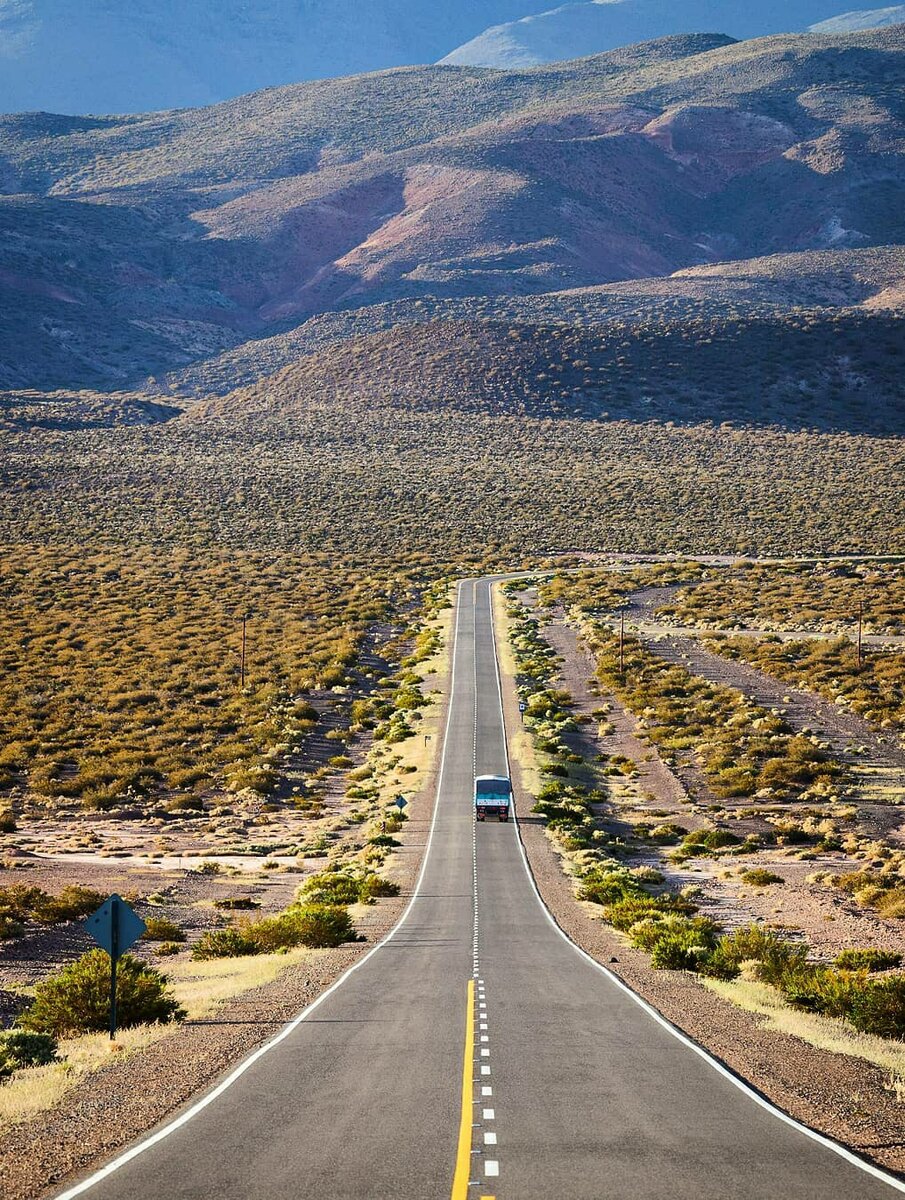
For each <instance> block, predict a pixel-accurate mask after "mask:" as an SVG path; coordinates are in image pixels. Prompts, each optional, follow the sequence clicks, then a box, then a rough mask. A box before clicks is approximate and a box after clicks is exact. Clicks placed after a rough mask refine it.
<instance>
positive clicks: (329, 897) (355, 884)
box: [299, 871, 361, 904]
mask: <svg viewBox="0 0 905 1200" xmlns="http://www.w3.org/2000/svg"><path fill="white" fill-rule="evenodd" d="M360 891H361V879H360V878H358V877H356V876H353V875H347V874H345V873H344V872H342V871H322V872H321V873H320V874H318V875H312V876H311V878H310V879H308V880H306V882H305V883H304V884H302V887H301V889H300V892H299V898H300V899H304V900H305V901H310V902H311V903H314V904H357V903H358V899H359V893H360Z"/></svg>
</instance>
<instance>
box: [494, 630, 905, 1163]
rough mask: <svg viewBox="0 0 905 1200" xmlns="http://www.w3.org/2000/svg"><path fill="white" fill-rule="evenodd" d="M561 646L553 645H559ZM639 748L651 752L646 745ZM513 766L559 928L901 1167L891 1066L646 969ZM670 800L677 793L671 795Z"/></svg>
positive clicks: (752, 1074) (526, 831)
mask: <svg viewBox="0 0 905 1200" xmlns="http://www.w3.org/2000/svg"><path fill="white" fill-rule="evenodd" d="M501 628H502V627H501ZM563 648H564V647H563V646H562V645H560V646H558V649H559V650H560V652H562V649H563ZM590 674H591V664H590V662H589V660H587V659H585V663H584V672H583V675H582V676H581V679H580V680H579V679H566V680H565V683H566V686H569V685H570V684H572V685H573V686H574V685H578V684H583V685H584V686H585V687H586V684H587V679H588V677H589V676H590ZM503 692H504V706H505V714H506V722H507V727H508V728H509V729H510V731H512V730H515V729H516V728H518V726H519V724H520V717H519V712H518V702H517V696H516V692H515V687H514V684H513V680H512V679H511V677H510V676H508V675H507V674H505V673H504V675H503ZM596 703H599V698H597V699H596ZM621 732H622V737H623V738H631V737H633V731H632V730H631V729H630V728H629V727H628V726H626V727H625V728H624V729H623V730H622V731H621ZM639 745H640V743H639ZM628 748H629V747H628V745H627V743H625V750H627V749H628ZM644 752H645V753H646V754H647V753H649V749H648V748H647V747H646V746H645V747H644ZM512 771H513V784H514V789H515V794H516V809H517V812H518V816H519V829H520V834H521V838H522V842H523V845H524V847H525V852H526V854H527V857H528V862H529V864H530V868H531V871H532V874H533V875H534V879H535V882H536V883H537V886H538V890H539V892H540V894H541V896H542V898H543V900H544V903H545V904H546V905H547V907H548V908H549V910H550V912H551V913H552V915H553V916H554V918H555V920H556V921H557V923H558V924H559V926H560V927H561V928H562V929H563V931H564V932H565V933H566V934H568V936H569V937H570V938H571V939H572V940H573V941H574V942H576V944H577V945H579V946H581V947H582V949H584V950H585V951H586V952H587V953H589V954H590V955H591V956H592V957H594V958H595V959H596V960H597V961H598V962H600V963H602V964H605V965H606V966H607V967H608V968H609V969H610V970H611V971H613V972H614V973H615V974H616V975H617V976H618V977H619V978H620V979H622V980H624V982H625V983H626V984H628V986H629V987H631V988H632V989H633V990H634V991H635V992H636V993H638V995H640V996H642V997H643V998H644V999H645V1000H647V1001H648V1002H649V1003H651V1004H652V1005H653V1006H654V1007H655V1008H656V1009H657V1010H658V1011H659V1012H660V1013H662V1014H663V1016H664V1017H666V1018H667V1020H669V1021H671V1022H672V1023H673V1024H674V1025H676V1026H677V1027H678V1028H679V1029H681V1030H682V1031H683V1032H685V1033H686V1034H687V1035H688V1036H689V1037H691V1038H692V1039H693V1040H694V1041H695V1042H697V1043H698V1044H699V1045H701V1046H703V1047H705V1048H706V1049H707V1050H708V1051H709V1052H710V1053H711V1054H712V1055H713V1056H714V1057H715V1058H717V1059H718V1060H719V1061H721V1062H723V1063H724V1064H725V1065H726V1066H728V1067H729V1069H730V1070H732V1071H733V1072H735V1073H736V1074H737V1075H739V1076H740V1077H742V1078H743V1079H745V1080H747V1081H748V1082H749V1083H750V1084H751V1085H752V1086H754V1087H755V1088H756V1089H757V1090H759V1091H760V1092H761V1093H762V1094H763V1095H765V1096H767V1097H768V1098H769V1099H770V1100H772V1101H773V1103H775V1104H776V1105H777V1106H778V1107H779V1108H781V1109H783V1110H784V1111H785V1112H787V1113H789V1114H790V1115H792V1116H793V1117H795V1118H796V1119H798V1120H800V1121H801V1122H803V1123H804V1124H806V1125H808V1126H810V1127H811V1128H814V1129H817V1130H819V1131H820V1132H821V1133H824V1134H826V1135H828V1136H829V1137H832V1138H834V1139H836V1140H838V1141H839V1142H841V1143H843V1144H844V1145H846V1146H849V1147H851V1148H852V1149H854V1150H856V1151H857V1152H858V1153H860V1154H862V1155H864V1157H866V1158H869V1159H871V1160H873V1161H875V1162H876V1163H878V1164H879V1165H881V1166H883V1167H885V1168H887V1169H889V1170H892V1171H896V1172H900V1173H905V1144H903V1135H902V1129H903V1115H902V1114H903V1110H902V1106H901V1104H900V1103H899V1102H898V1101H897V1100H896V1098H895V1096H894V1095H893V1093H892V1092H891V1091H889V1090H888V1083H889V1080H888V1073H887V1072H884V1071H883V1070H881V1069H880V1068H878V1067H875V1066H873V1065H872V1064H870V1063H867V1062H865V1061H864V1060H861V1059H856V1058H852V1057H849V1056H848V1055H840V1054H834V1053H829V1052H827V1051H824V1050H820V1049H817V1048H816V1047H814V1046H811V1045H810V1044H808V1043H806V1042H803V1041H801V1040H799V1039H798V1038H795V1037H792V1036H789V1035H788V1034H785V1033H781V1032H778V1031H775V1030H773V1029H769V1028H766V1027H765V1022H764V1018H762V1017H760V1016H757V1015H755V1014H752V1013H749V1012H746V1011H744V1010H742V1009H740V1008H738V1007H736V1006H735V1005H733V1004H730V1003H728V1002H726V1001H724V1000H723V999H721V998H720V997H718V996H716V995H715V994H714V993H713V992H711V991H709V990H708V989H707V988H706V987H705V986H704V985H703V984H701V983H699V982H698V980H697V979H696V978H695V977H694V976H693V975H691V974H687V973H684V972H678V971H655V970H653V969H652V968H651V967H650V966H649V961H648V958H647V956H646V955H645V954H643V953H642V952H641V951H638V950H635V949H634V948H633V947H631V946H629V945H627V944H626V943H625V942H624V941H623V940H622V939H621V938H620V937H619V935H618V934H617V933H616V932H615V931H614V930H612V929H611V928H610V927H608V926H607V925H605V924H604V923H603V922H602V921H600V920H599V919H597V918H596V917H594V916H592V915H591V912H590V911H589V910H590V906H585V905H582V904H581V903H580V902H579V901H577V900H576V898H575V896H574V893H573V890H572V883H571V881H570V879H569V878H567V876H566V875H565V874H564V873H563V870H562V867H561V865H560V859H559V855H558V854H557V852H556V850H555V848H554V846H553V844H552V843H551V842H550V840H549V839H548V838H547V836H546V834H545V832H544V822H543V821H542V820H541V819H540V818H537V817H535V816H532V815H531V812H530V809H531V805H532V803H533V800H532V797H531V796H530V794H529V793H528V791H527V789H526V788H525V786H524V783H523V770H522V767H521V765H520V764H519V762H518V761H517V760H516V759H513V762H512ZM670 790H672V785H670ZM665 798H666V797H665V796H664V799H665ZM670 798H671V799H673V801H674V800H675V799H676V795H675V793H673V795H672V797H670Z"/></svg>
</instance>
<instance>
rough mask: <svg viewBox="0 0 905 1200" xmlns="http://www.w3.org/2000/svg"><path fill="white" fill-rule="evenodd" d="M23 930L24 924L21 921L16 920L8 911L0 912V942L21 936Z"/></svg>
mask: <svg viewBox="0 0 905 1200" xmlns="http://www.w3.org/2000/svg"><path fill="white" fill-rule="evenodd" d="M24 932H25V926H24V925H23V924H22V922H21V921H17V920H16V918H15V917H11V916H10V915H9V914H8V913H5V912H0V942H3V941H8V940H9V939H11V938H17V937H21V936H22V934H23V933H24Z"/></svg>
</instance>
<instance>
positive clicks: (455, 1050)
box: [60, 580, 905, 1200]
mask: <svg viewBox="0 0 905 1200" xmlns="http://www.w3.org/2000/svg"><path fill="white" fill-rule="evenodd" d="M490 589H491V583H490V581H488V580H480V581H476V582H475V581H466V582H464V583H462V584H461V585H460V587H459V591H458V606H457V614H456V638H455V647H454V657H453V673H452V689H451V696H450V705H449V713H448V722H447V728H446V735H445V741H444V746H443V751H442V761H441V769H440V777H439V782H438V793H437V805H436V810H435V813H434V819H433V825H432V829H431V835H430V839H429V841H428V845H427V850H426V853H425V859H424V865H423V868H422V873H421V877H420V879H419V883H418V886H417V889H416V892H415V894H414V896H413V899H412V901H411V903H410V905H409V907H408V909H407V910H406V913H405V914H404V916H403V917H402V919H401V921H400V923H399V924H398V925H397V926H396V928H395V929H394V931H393V932H392V933H391V934H390V936H389V937H388V938H387V939H386V940H385V941H384V942H383V943H381V944H380V945H379V946H378V947H376V948H375V949H374V950H372V951H371V952H370V953H369V954H368V955H366V956H365V957H364V958H363V959H361V960H360V961H359V962H358V963H357V964H356V966H354V967H353V968H352V969H351V970H350V971H349V972H347V973H346V975H344V976H343V977H342V978H341V979H340V980H339V981H338V982H337V983H336V984H334V985H333V987H331V988H330V989H328V991H326V992H325V993H324V994H323V995H322V996H321V997H320V998H319V999H318V1000H317V1001H316V1002H315V1003H314V1004H312V1005H311V1006H309V1008H308V1009H306V1010H305V1012H304V1013H303V1014H301V1016H300V1017H299V1018H298V1019H297V1020H296V1021H294V1022H293V1023H292V1024H291V1025H289V1026H287V1027H286V1028H285V1029H284V1030H283V1031H282V1032H281V1033H280V1034H279V1035H278V1036H277V1037H276V1038H274V1039H273V1040H272V1041H271V1042H269V1043H267V1045H265V1046H264V1047H262V1048H261V1049H260V1050H258V1051H257V1052H256V1053H255V1054H253V1055H252V1056H251V1057H250V1058H248V1059H246V1060H245V1061H244V1062H243V1063H242V1064H240V1066H239V1067H238V1068H236V1070H234V1071H233V1072H232V1073H231V1074H230V1075H229V1076H227V1078H226V1079H225V1080H223V1081H222V1082H221V1083H220V1084H219V1085H218V1086H217V1087H215V1088H214V1089H213V1090H212V1091H211V1092H210V1093H208V1094H207V1095H206V1096H205V1097H204V1098H203V1099H202V1100H200V1101H199V1102H197V1103H196V1104H195V1105H193V1106H191V1107H189V1108H188V1109H186V1110H185V1111H183V1112H182V1113H180V1114H179V1115H178V1116H177V1117H176V1118H175V1119H173V1120H171V1121H170V1122H169V1123H168V1124H166V1125H164V1126H162V1127H161V1128H159V1129H157V1130H155V1131H153V1132H152V1134H151V1135H149V1136H148V1137H146V1138H144V1139H143V1140H142V1141H140V1142H138V1143H136V1145H134V1146H133V1147H131V1148H130V1149H129V1150H127V1151H126V1152H125V1153H123V1154H122V1155H120V1156H119V1158H117V1159H115V1160H114V1161H113V1162H111V1163H109V1164H108V1165H107V1166H105V1167H103V1168H102V1169H101V1170H100V1171H98V1172H97V1173H96V1174H94V1175H92V1176H90V1177H88V1178H85V1179H83V1180H82V1181H81V1182H79V1183H76V1184H74V1185H71V1186H70V1187H69V1189H68V1190H67V1191H65V1192H63V1193H61V1196H60V1200H63V1198H64V1197H65V1198H66V1200H69V1197H75V1196H78V1195H89V1196H91V1197H92V1198H93V1200H207V1198H210V1200H290V1198H291V1200H327V1198H330V1200H346V1198H350V1200H351V1198H356V1200H364V1198H368V1200H480V1198H485V1200H486V1198H488V1197H492V1198H494V1200H552V1198H553V1197H556V1198H558V1200H609V1198H611V1200H629V1198H631V1200H729V1198H730V1197H731V1198H732V1200H778V1198H781V1200H889V1198H890V1197H892V1196H894V1195H901V1194H905V1184H902V1183H900V1182H898V1181H896V1180H894V1179H892V1178H891V1177H890V1176H888V1175H885V1174H883V1173H882V1172H880V1171H878V1170H877V1169H875V1168H872V1167H869V1166H867V1164H863V1163H861V1162H860V1160H857V1159H855V1158H854V1156H852V1155H850V1154H848V1152H847V1151H844V1150H842V1149H841V1148H840V1147H837V1146H835V1144H834V1143H830V1142H828V1141H826V1140H825V1139H822V1138H819V1137H818V1136H817V1135H813V1134H810V1133H809V1132H808V1131H806V1130H804V1129H803V1128H802V1127H801V1126H798V1125H796V1124H795V1123H794V1122H792V1121H790V1120H789V1119H788V1118H786V1117H784V1116H783V1115H782V1114H780V1113H778V1112H777V1111H776V1110H775V1109H772V1108H771V1107H770V1106H769V1105H767V1104H766V1103H765V1102H764V1101H763V1100H762V1099H761V1098H760V1097H758V1096H757V1095H755V1094H754V1093H753V1092H751V1091H749V1090H748V1089H747V1088H746V1087H745V1086H744V1085H742V1084H741V1083H740V1082H739V1081H738V1080H736V1079H735V1078H734V1077H733V1076H732V1075H730V1073H729V1072H728V1071H726V1070H725V1069H723V1068H722V1067H720V1066H719V1065H718V1064H717V1063H716V1062H714V1060H712V1059H710V1058H709V1057H708V1056H706V1055H705V1054H704V1053H703V1052H702V1051H700V1050H699V1049H698V1048H697V1047H696V1046H694V1045H693V1044H692V1043H690V1042H689V1041H687V1040H686V1039H684V1038H683V1037H682V1035H680V1034H678V1033H677V1032H676V1031H675V1030H674V1029H673V1028H672V1027H671V1026H669V1025H668V1024H667V1023H666V1022H665V1021H663V1020H662V1019H661V1018H659V1017H658V1016H657V1014H655V1013H654V1012H653V1010H652V1009H650V1008H649V1007H648V1006H647V1005H645V1004H644V1003H643V1002H641V1001H639V1000H638V999H637V997H635V996H634V995H633V994H632V993H631V992H629V991H628V989H627V988H625V986H624V985H622V984H621V983H619V982H618V981H617V980H615V979H614V978H613V977H612V976H611V975H610V974H609V973H608V972H606V971H605V970H604V969H603V968H601V967H599V966H598V965H597V964H596V963H594V962H593V961H592V960H591V959H590V958H588V957H587V955H585V954H584V953H583V952H582V951H580V950H578V949H577V948H576V947H575V946H574V945H573V944H572V943H571V942H569V941H568V940H567V939H566V938H565V936H564V935H563V934H562V933H561V932H560V931H559V929H558V928H557V927H556V925H555V923H554V922H553V920H552V918H551V917H550V915H549V914H548V912H547V910H546V909H545V908H544V906H543V904H542V902H541V900H540V898H539V896H538V894H537V892H536V890H535V888H534V884H533V881H532V879H531V876H530V873H529V870H528V866H527V863H526V860H525V858H524V854H523V852H522V847H521V842H520V840H519V836H518V828H517V825H516V824H515V823H509V824H498V823H496V822H487V823H485V824H482V825H480V826H476V825H475V823H474V821H473V817H472V796H471V791H472V782H473V777H474V775H475V774H504V773H508V759H507V750H506V735H505V730H504V722H503V714H502V702H501V691H500V679H499V669H498V665H497V658H496V652H495V646H494V629H493V616H492V609H491V602H490Z"/></svg>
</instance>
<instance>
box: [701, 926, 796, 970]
mask: <svg viewBox="0 0 905 1200" xmlns="http://www.w3.org/2000/svg"><path fill="white" fill-rule="evenodd" d="M718 949H719V953H720V958H719V961H720V962H721V963H725V964H727V965H730V964H731V965H734V966H735V967H738V968H740V967H741V965H742V964H743V963H746V962H753V963H756V964H757V966H756V974H757V977H758V978H759V979H760V980H762V981H763V982H764V983H772V984H779V983H780V982H781V980H782V979H783V977H784V976H785V975H786V974H788V973H789V972H795V971H796V970H799V969H800V968H802V967H804V965H805V963H806V961H807V956H808V952H807V947H806V946H801V945H797V944H796V943H794V942H790V941H787V940H786V939H785V938H782V937H780V936H779V935H778V934H776V933H774V932H773V931H772V930H769V929H763V928H762V927H761V926H760V925H745V926H743V927H742V928H741V929H736V930H735V931H734V932H733V933H727V934H726V935H725V936H724V937H722V938H721V939H720V942H719V947H718Z"/></svg>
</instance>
